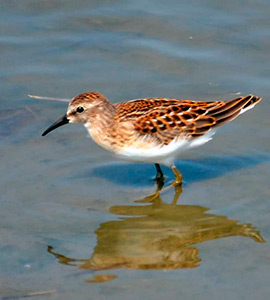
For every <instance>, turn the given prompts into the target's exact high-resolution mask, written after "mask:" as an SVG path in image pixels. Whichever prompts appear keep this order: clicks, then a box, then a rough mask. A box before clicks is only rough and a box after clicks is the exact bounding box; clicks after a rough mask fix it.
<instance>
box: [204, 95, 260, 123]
mask: <svg viewBox="0 0 270 300" xmlns="http://www.w3.org/2000/svg"><path fill="white" fill-rule="evenodd" d="M261 100H262V98H260V97H257V96H254V95H248V96H246V97H241V98H237V99H234V100H229V101H220V102H219V103H218V105H216V106H214V107H212V108H210V109H209V110H208V112H207V115H208V116H211V117H214V118H215V120H216V124H215V126H220V125H222V124H225V123H228V122H230V121H232V120H233V119H235V118H236V117H237V116H238V115H240V114H242V113H244V112H246V111H247V110H249V109H251V108H253V107H254V106H255V105H256V104H257V103H259V102H260V101H261Z"/></svg>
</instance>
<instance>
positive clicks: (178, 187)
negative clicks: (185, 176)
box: [172, 184, 183, 205]
mask: <svg viewBox="0 0 270 300" xmlns="http://www.w3.org/2000/svg"><path fill="white" fill-rule="evenodd" d="M174 189H175V194H174V197H173V201H172V205H177V201H178V199H179V197H180V196H181V194H182V191H183V188H182V185H179V184H178V185H175V187H174Z"/></svg>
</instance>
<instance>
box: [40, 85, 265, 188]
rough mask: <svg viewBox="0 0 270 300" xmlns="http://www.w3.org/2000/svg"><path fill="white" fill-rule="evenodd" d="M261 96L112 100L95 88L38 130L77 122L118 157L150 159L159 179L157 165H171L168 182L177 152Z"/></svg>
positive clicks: (177, 179)
mask: <svg viewBox="0 0 270 300" xmlns="http://www.w3.org/2000/svg"><path fill="white" fill-rule="evenodd" d="M261 99H262V98H261V97H257V96H254V95H252V94H250V95H247V96H245V97H239V98H236V99H233V100H228V101H211V102H204V101H194V100H181V99H169V98H142V99H135V100H130V101H127V102H119V103H112V102H110V101H109V100H108V99H107V98H106V97H105V96H103V95H102V94H100V93H98V92H92V91H91V92H86V93H82V94H79V95H77V96H76V97H74V98H73V99H72V100H71V101H70V103H69V105H68V109H67V112H66V114H65V115H64V116H63V117H61V118H60V119H59V120H57V121H56V122H54V123H53V124H52V125H51V126H50V127H48V128H47V129H46V130H45V131H44V132H43V134H42V136H45V135H47V134H48V133H49V132H51V131H52V130H54V129H56V128H58V127H60V126H62V125H65V124H68V123H82V124H83V125H84V126H85V127H86V129H87V130H88V133H89V135H90V136H91V137H92V139H93V140H94V141H95V142H96V143H97V144H98V145H99V146H101V147H103V148H105V149H106V150H108V151H109V152H111V153H113V154H114V155H116V156H117V157H119V158H121V159H124V160H128V161H132V162H149V163H154V164H155V167H156V177H155V178H156V180H164V174H163V171H162V169H161V166H160V165H164V166H167V167H170V168H171V170H172V171H173V173H174V175H175V178H174V181H173V185H174V186H176V185H180V184H182V175H181V173H180V172H179V171H178V169H177V168H176V166H175V161H176V159H177V158H178V157H179V155H180V154H181V153H182V152H184V151H186V150H188V149H191V148H194V147H197V146H200V145H202V144H205V143H206V142H208V141H209V140H211V139H212V137H213V135H214V133H215V131H216V128H217V127H219V126H221V125H223V124H226V123H228V122H230V121H232V120H233V119H235V118H236V117H237V116H238V115H240V114H242V113H244V112H246V111H247V110H249V109H251V108H253V107H254V106H255V105H256V104H257V103H259V102H260V101H261Z"/></svg>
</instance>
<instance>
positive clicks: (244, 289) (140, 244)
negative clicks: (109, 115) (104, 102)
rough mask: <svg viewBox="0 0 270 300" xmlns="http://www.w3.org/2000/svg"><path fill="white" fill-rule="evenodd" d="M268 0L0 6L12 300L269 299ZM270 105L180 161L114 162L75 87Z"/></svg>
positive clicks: (1, 275) (6, 248)
mask: <svg viewBox="0 0 270 300" xmlns="http://www.w3.org/2000/svg"><path fill="white" fill-rule="evenodd" d="M269 15H270V4H269V3H268V2H267V1H262V0H261V1H259V0H257V1H244V2H243V1H240V0H237V1H225V2H224V1H223V2H220V1H209V0H205V1H180V2H179V1H159V0H156V1H154V0H150V1H141V0H138V1H114V2H112V1H88V2H87V1H60V0H58V1H50V0H46V1H34V0H32V1H31V0H21V1H13V0H10V1H0V45H1V46H0V66H1V68H0V77H1V80H0V87H1V96H0V101H1V110H0V149H1V156H0V157H1V158H0V159H1V174H2V176H1V179H0V189H1V198H0V205H1V208H0V298H2V299H5V300H7V299H21V298H22V297H26V298H27V297H31V298H33V299H65V300H69V299H70V300H73V299H78V300H79V299H147V300H149V299H166V298H168V299H260V300H261V299H269V293H270V288H269V272H270V251H269V241H270V231H269V227H270V216H269V206H270V189H269V178H270V172H269V166H270V154H269V149H270V139H269V132H270V131H269V130H270V123H269V116H268V115H269V109H270V105H269V94H270V88H269V79H270V72H269V65H268V64H269V60H270V55H269V47H270V45H269V43H270V42H269V41H270V19H269ZM88 90H96V91H99V92H101V93H103V94H104V95H106V96H107V97H108V98H109V99H111V101H113V102H118V101H124V100H128V99H135V98H140V97H152V96H159V97H174V98H184V99H197V100H205V101H210V100H217V99H221V100H226V99H232V98H236V97H238V95H246V94H248V93H254V94H256V95H258V96H262V97H263V101H262V102H261V103H260V104H259V105H258V106H256V108H254V109H253V110H252V111H249V112H247V113H246V114H244V115H242V116H240V117H239V118H237V119H236V120H234V121H233V122H232V123H230V124H228V125H226V126H224V127H223V128H220V129H219V130H218V132H217V134H216V136H215V138H214V139H213V141H211V142H210V143H208V144H207V145H204V146H202V147H200V148H198V149H194V150H192V151H190V152H188V153H185V154H184V155H183V157H182V160H181V159H180V160H179V161H177V166H178V168H179V170H181V172H182V174H183V178H184V185H183V188H182V189H181V188H178V189H176V190H174V189H168V188H167V186H168V185H169V184H170V182H171V181H172V180H173V174H172V173H171V171H170V170H169V169H166V168H164V171H165V174H166V177H167V181H166V183H165V188H164V190H163V192H162V193H161V195H160V197H157V198H155V199H154V201H150V200H153V199H152V198H153V197H152V196H151V194H153V193H154V192H155V190H156V186H155V182H154V181H153V177H154V174H155V169H154V165H151V164H132V163H126V162H121V161H118V160H116V159H115V158H113V157H111V156H110V154H108V153H107V152H105V151H104V150H102V149H100V148H99V147H98V146H97V145H95V144H94V142H93V141H91V139H90V138H86V137H87V133H86V131H85V129H84V128H82V127H80V126H79V125H67V126H65V127H62V128H59V129H58V130H56V131H55V132H53V133H51V134H50V135H48V136H46V137H44V138H42V137H41V133H42V132H43V130H45V129H46V128H47V127H48V126H49V125H50V124H51V123H52V122H54V121H55V120H56V119H58V118H59V117H60V116H62V115H63V114H64V113H65V110H66V104H65V103H58V102H48V101H38V100H32V99H29V98H28V97H27V94H37V95H43V96H51V97H62V98H72V97H74V96H75V95H76V94H78V93H81V92H85V91H88Z"/></svg>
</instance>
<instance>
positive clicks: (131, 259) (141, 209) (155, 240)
mask: <svg viewBox="0 0 270 300" xmlns="http://www.w3.org/2000/svg"><path fill="white" fill-rule="evenodd" d="M161 189H162V184H161V185H159V187H158V189H157V191H158V192H157V193H156V194H154V195H150V196H148V197H146V198H144V199H143V200H141V201H138V202H141V203H142V202H149V204H147V205H133V206H113V207H111V208H110V211H111V212H112V213H113V214H117V215H122V216H126V217H125V218H121V219H119V220H113V221H109V222H105V223H103V224H101V225H100V227H99V228H98V229H97V230H96V235H97V245H96V247H95V249H94V252H93V254H92V255H91V257H90V258H88V259H75V258H69V257H66V256H64V255H61V254H59V253H56V252H54V251H53V248H52V247H48V251H49V252H50V253H51V254H53V255H54V256H55V257H57V258H58V260H59V262H60V263H62V264H66V265H76V266H77V267H79V268H82V269H88V270H95V271H98V270H103V271H104V270H111V269H120V268H128V269H144V270H146V269H151V270H153V269H163V270H168V269H184V268H196V267H198V266H199V262H200V261H201V259H200V258H199V249H198V248H197V246H196V245H197V244H199V243H202V242H206V241H210V240H214V239H218V238H224V237H229V236H243V237H248V238H251V239H253V240H254V241H256V242H259V243H262V242H264V239H263V237H262V236H261V235H260V233H259V232H258V231H256V230H255V229H254V228H253V227H252V226H251V225H250V224H238V221H235V220H230V219H228V218H227V217H225V216H218V215H214V214H211V213H207V211H208V210H209V209H208V208H206V207H202V206H195V205H181V204H177V199H178V198H179V196H180V195H181V192H182V188H181V187H176V188H175V195H174V198H173V200H172V202H171V203H169V204H168V203H164V202H162V200H161V196H160V191H161ZM115 278H116V275H112V274H102V275H97V276H95V277H94V278H93V279H91V280H88V281H87V282H105V281H109V280H113V279H115Z"/></svg>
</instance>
